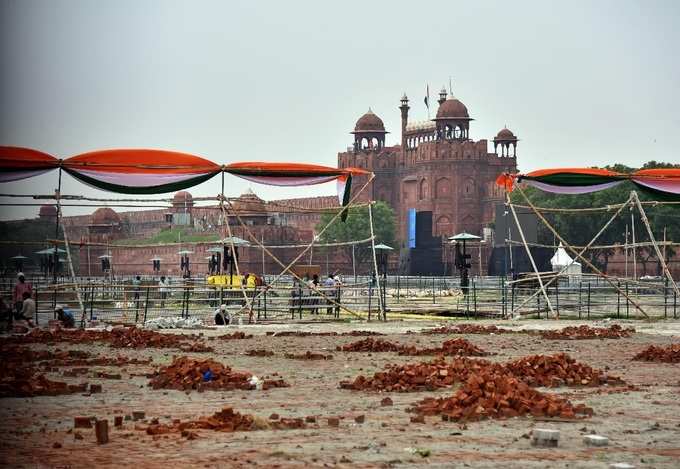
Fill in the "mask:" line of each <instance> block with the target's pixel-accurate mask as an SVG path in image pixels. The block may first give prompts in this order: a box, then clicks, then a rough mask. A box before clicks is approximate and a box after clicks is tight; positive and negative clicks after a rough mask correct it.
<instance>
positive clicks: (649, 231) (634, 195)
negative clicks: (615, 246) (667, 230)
mask: <svg viewBox="0 0 680 469" xmlns="http://www.w3.org/2000/svg"><path fill="white" fill-rule="evenodd" d="M631 197H632V198H634V199H635V202H636V205H637V207H638V210H639V211H640V218H642V222H643V223H644V225H645V227H646V228H647V234H649V239H651V240H652V243H653V244H654V250H655V251H656V257H657V258H658V259H659V262H661V267H662V268H663V271H664V274H666V278H667V279H668V280H670V282H671V285H673V290H674V291H675V294H676V295H677V296H680V290H678V285H677V283H675V280H673V276H672V275H671V273H670V271H669V270H668V265H666V260H665V259H664V258H663V256H662V255H661V251H660V250H659V246H658V245H657V243H656V240H655V239H654V233H652V227H651V226H649V220H648V219H647V214H646V213H645V210H644V209H643V208H642V205H641V204H640V198H639V197H638V195H637V192H635V191H633V192H632V193H631Z"/></svg>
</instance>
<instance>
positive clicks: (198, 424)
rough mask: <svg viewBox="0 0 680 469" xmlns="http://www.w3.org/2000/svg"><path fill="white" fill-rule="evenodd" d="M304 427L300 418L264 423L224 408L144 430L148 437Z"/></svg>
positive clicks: (280, 419) (155, 425) (261, 420)
mask: <svg viewBox="0 0 680 469" xmlns="http://www.w3.org/2000/svg"><path fill="white" fill-rule="evenodd" d="M304 427H305V423H304V421H303V420H302V418H279V419H278V420H272V421H266V420H264V419H257V418H255V417H253V416H252V415H249V414H240V413H238V412H236V411H234V409H232V408H231V407H224V408H223V409H222V410H221V411H219V412H216V413H214V414H213V415H211V416H209V417H200V418H199V419H198V420H190V421H185V422H181V421H180V422H177V423H172V424H169V425H164V424H151V425H149V426H148V427H147V428H146V433H147V434H149V435H162V434H167V433H182V432H187V431H188V430H214V431H219V432H243V431H252V430H259V429H277V430H281V429H289V428H304ZM183 436H184V435H183Z"/></svg>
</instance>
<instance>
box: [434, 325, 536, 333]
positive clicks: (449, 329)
mask: <svg viewBox="0 0 680 469" xmlns="http://www.w3.org/2000/svg"><path fill="white" fill-rule="evenodd" d="M519 332H524V331H514V330H511V329H504V328H501V327H496V326H482V325H479V324H458V325H456V326H442V327H435V328H433V329H425V330H424V331H422V332H421V334H513V333H519Z"/></svg>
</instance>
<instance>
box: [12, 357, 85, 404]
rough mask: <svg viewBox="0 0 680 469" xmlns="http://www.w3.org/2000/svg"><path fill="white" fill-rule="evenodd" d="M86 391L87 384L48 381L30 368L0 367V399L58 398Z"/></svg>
mask: <svg viewBox="0 0 680 469" xmlns="http://www.w3.org/2000/svg"><path fill="white" fill-rule="evenodd" d="M86 389H87V384H81V385H72V384H66V383H63V382H61V381H52V380H49V379H47V378H46V377H45V375H42V374H37V373H36V371H35V369H33V368H30V367H21V366H14V365H12V366H10V364H3V365H2V366H0V398H3V397H33V396H58V395H62V394H73V393H77V392H85V391H86Z"/></svg>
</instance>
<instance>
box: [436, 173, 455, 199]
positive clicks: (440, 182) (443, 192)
mask: <svg viewBox="0 0 680 469" xmlns="http://www.w3.org/2000/svg"><path fill="white" fill-rule="evenodd" d="M434 189H435V190H434V192H435V194H436V196H437V197H449V196H450V195H451V180H450V179H449V178H447V177H441V178H439V179H437V182H435V187H434Z"/></svg>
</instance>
